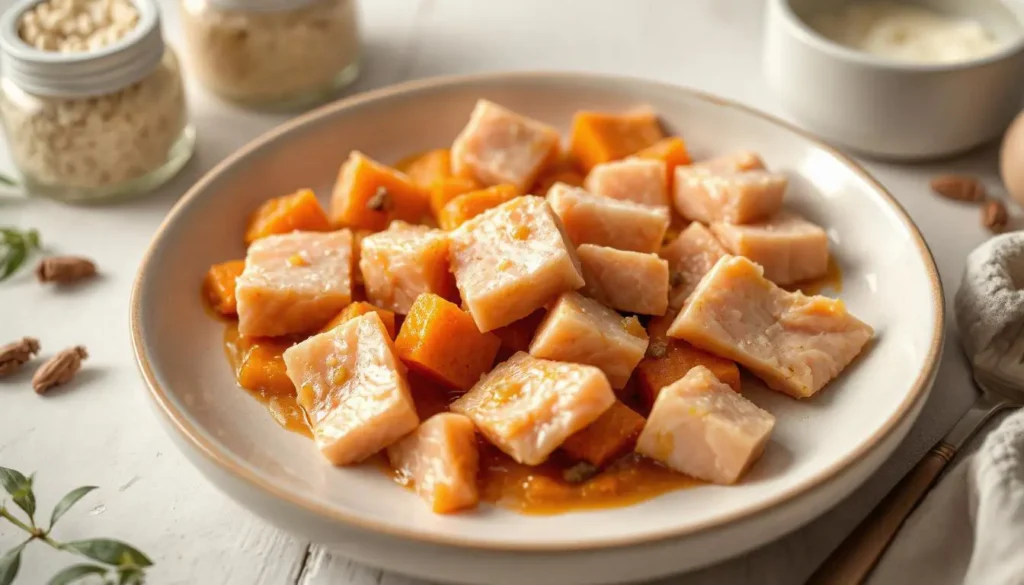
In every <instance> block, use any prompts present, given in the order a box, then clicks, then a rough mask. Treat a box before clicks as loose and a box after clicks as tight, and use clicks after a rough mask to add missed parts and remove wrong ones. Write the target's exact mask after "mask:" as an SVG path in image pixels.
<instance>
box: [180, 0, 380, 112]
mask: <svg viewBox="0 0 1024 585" xmlns="http://www.w3.org/2000/svg"><path fill="white" fill-rule="evenodd" d="M181 7H182V10H181V22H182V27H183V29H184V32H185V40H186V47H187V51H188V55H189V62H190V65H191V71H192V72H193V73H194V74H195V76H196V77H197V78H198V79H199V81H200V82H202V84H203V85H204V86H206V87H207V88H208V89H209V90H210V91H211V92H213V93H215V94H217V95H218V96H220V97H222V98H224V99H227V100H230V101H233V102H237V103H240V104H242V105H248V106H252V107H256V108H264V109H296V108H302V107H306V106H310V105H312V104H315V103H318V102H321V101H325V100H327V99H329V98H331V97H332V96H333V95H335V94H336V93H337V91H338V90H339V89H341V88H343V87H345V86H347V85H348V84H350V83H351V82H352V81H353V80H355V78H356V76H357V75H358V70H359V44H360V43H359V22H358V20H359V19H358V14H357V10H356V0H182V3H181Z"/></svg>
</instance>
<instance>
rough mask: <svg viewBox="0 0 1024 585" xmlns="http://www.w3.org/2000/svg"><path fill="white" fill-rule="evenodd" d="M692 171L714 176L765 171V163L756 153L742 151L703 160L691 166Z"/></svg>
mask: <svg viewBox="0 0 1024 585" xmlns="http://www.w3.org/2000/svg"><path fill="white" fill-rule="evenodd" d="M689 168H690V170H691V171H696V172H706V173H712V174H723V173H742V172H744V171H759V170H764V168H765V167H764V161H763V160H761V157H760V156H758V155H757V153H756V152H751V151H749V150H741V151H738V152H733V153H729V154H725V155H722V156H718V157H715V158H711V159H708V160H702V161H699V162H695V163H693V164H692V165H690V167H689Z"/></svg>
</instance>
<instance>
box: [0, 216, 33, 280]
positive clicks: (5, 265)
mask: <svg viewBox="0 0 1024 585" xmlns="http://www.w3.org/2000/svg"><path fill="white" fill-rule="evenodd" d="M39 245H40V244H39V232H37V231H36V230H28V231H24V232H23V231H20V230H17V229H15V228H8V227H0V280H5V279H7V278H8V277H10V276H11V275H12V274H14V273H15V272H17V270H18V269H19V268H21V266H22V265H23V264H24V263H25V260H27V259H28V256H29V254H30V253H31V252H32V251H33V250H38V249H39Z"/></svg>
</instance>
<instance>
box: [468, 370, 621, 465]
mask: <svg viewBox="0 0 1024 585" xmlns="http://www.w3.org/2000/svg"><path fill="white" fill-rule="evenodd" d="M614 402H615V393H614V392H613V391H612V387H611V385H609V384H608V379H607V378H606V377H605V375H604V374H603V373H602V372H601V370H599V369H597V368H595V367H593V366H586V365H581V364H570V363H565V362H555V361H551V360H544V359H539V358H535V357H533V356H531V355H530V354H528V353H522V352H520V353H517V354H515V355H513V356H512V357H510V358H509V359H508V360H507V361H505V362H502V363H501V364H499V365H498V366H497V367H496V368H494V369H493V370H491V372H490V373H489V374H487V375H485V376H484V377H483V378H481V379H480V381H479V382H477V384H476V385H475V386H473V388H472V389H471V390H470V391H469V392H467V393H466V394H465V395H464V396H462V397H461V398H459V399H458V400H456V401H455V402H453V403H452V404H451V410H452V412H457V413H459V414H464V415H466V416H468V417H469V418H470V419H471V420H472V421H473V424H475V425H476V427H477V429H479V430H480V432H481V433H483V435H484V436H485V437H486V438H487V440H488V441H490V442H491V443H493V444H494V445H495V446H496V447H498V448H499V449H501V450H502V451H504V452H505V453H507V454H508V455H509V456H510V457H512V458H513V459H515V460H516V461H518V462H520V463H524V464H526V465H540V464H541V463H543V462H544V461H545V460H547V458H548V456H549V455H551V453H552V452H553V451H554V450H555V449H557V448H558V447H560V446H561V445H562V443H563V442H565V440H566V439H568V438H569V437H570V436H572V435H573V434H574V433H576V432H577V431H579V430H581V429H583V428H584V427H586V426H587V425H589V424H590V423H592V422H594V421H595V420H597V418H598V417H600V416H601V415H602V414H604V412H605V411H606V410H608V409H609V408H611V405H612V404H613V403H614Z"/></svg>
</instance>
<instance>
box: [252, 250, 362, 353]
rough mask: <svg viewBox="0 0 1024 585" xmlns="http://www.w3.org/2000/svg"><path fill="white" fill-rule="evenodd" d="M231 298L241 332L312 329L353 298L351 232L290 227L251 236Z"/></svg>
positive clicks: (276, 333) (273, 333)
mask: <svg viewBox="0 0 1024 585" xmlns="http://www.w3.org/2000/svg"><path fill="white" fill-rule="evenodd" d="M235 298H236V299H237V305H238V332H239V333H241V334H242V335H246V336H249V337H275V336H279V335H287V334H289V333H306V332H309V331H316V330H317V329H319V328H320V327H322V326H323V325H324V323H327V322H328V321H329V320H330V319H331V317H333V316H335V315H336V314H337V313H338V311H340V310H342V309H343V308H345V306H346V305H348V304H349V303H350V302H352V234H351V232H349V231H348V230H339V231H336V232H292V233H289V234H282V235H274V236H267V237H265V238H261V239H259V240H256V241H255V242H253V243H252V245H251V246H249V251H248V253H247V254H246V257H245V269H244V270H243V271H242V274H241V276H239V277H238V281H237V283H236V285H235Z"/></svg>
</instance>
